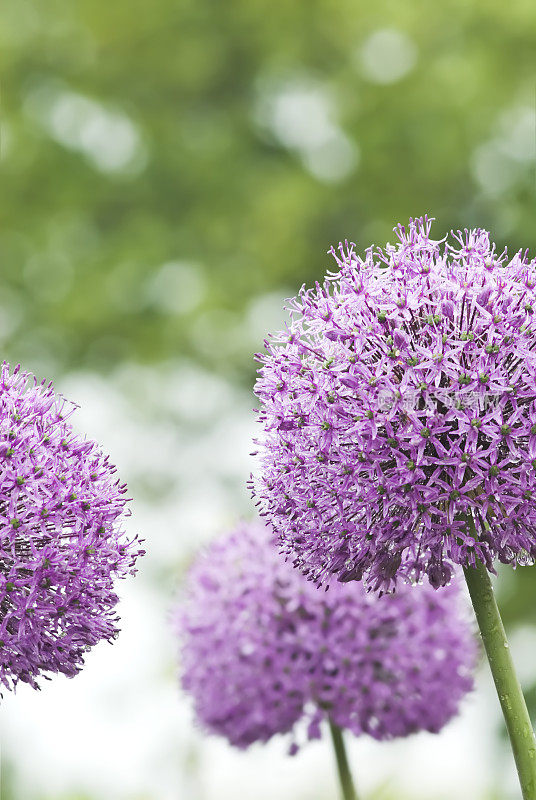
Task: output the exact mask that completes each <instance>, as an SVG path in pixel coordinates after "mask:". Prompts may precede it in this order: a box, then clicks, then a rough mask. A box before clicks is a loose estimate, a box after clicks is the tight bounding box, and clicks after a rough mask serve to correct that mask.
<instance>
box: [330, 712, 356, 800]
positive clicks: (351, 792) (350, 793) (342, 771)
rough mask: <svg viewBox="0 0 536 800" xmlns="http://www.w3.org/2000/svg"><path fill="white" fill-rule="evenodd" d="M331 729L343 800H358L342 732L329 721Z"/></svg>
mask: <svg viewBox="0 0 536 800" xmlns="http://www.w3.org/2000/svg"><path fill="white" fill-rule="evenodd" d="M329 729H330V731H331V739H332V741H333V749H334V750H335V759H336V761H337V770H338V772H339V781H340V784H341V795H342V800H357V794H356V791H355V787H354V782H353V780H352V774H351V772H350V767H349V766H348V758H347V756H346V748H345V746H344V739H343V737H342V731H341V729H340V728H339V727H338V726H337V725H335V723H333V722H332V721H331V720H330V721H329Z"/></svg>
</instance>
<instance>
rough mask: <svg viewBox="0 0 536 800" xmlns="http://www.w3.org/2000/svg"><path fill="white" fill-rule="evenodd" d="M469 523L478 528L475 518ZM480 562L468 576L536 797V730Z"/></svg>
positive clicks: (523, 772) (520, 765)
mask: <svg viewBox="0 0 536 800" xmlns="http://www.w3.org/2000/svg"><path fill="white" fill-rule="evenodd" d="M469 524H470V525H471V526H472V527H473V528H474V523H473V521H472V519H470V520H469ZM474 533H475V534H476V531H474ZM476 564H477V565H476V567H465V568H464V572H465V579H466V581H467V586H468V588H469V594H470V595H471V600H472V603H473V607H474V609H475V614H476V619H477V622H478V627H479V628H480V633H481V634H482V641H483V642H484V647H485V648H486V655H487V657H488V661H489V665H490V667H491V674H492V675H493V680H494V681H495V687H496V689H497V694H498V695H499V700H500V703H501V708H502V712H503V715H504V720H505V722H506V727H507V729H508V735H509V736H510V742H511V744H512V750H513V753H514V758H515V762H516V766H517V771H518V774H519V782H520V784H521V791H522V794H523V798H524V800H536V740H535V738H534V731H533V729H532V725H531V722H530V717H529V714H528V711H527V704H526V703H525V698H524V697H523V692H522V691H521V686H520V685H519V680H518V678H517V675H516V671H515V668H514V663H513V661H512V656H511V655H510V649H509V647H508V641H507V639H506V633H505V631H504V627H503V624H502V620H501V615H500V614H499V609H498V607H497V602H496V600H495V595H494V594H493V588H492V586H491V580H490V576H489V572H488V570H487V569H486V567H485V566H484V564H482V562H481V561H477V562H476Z"/></svg>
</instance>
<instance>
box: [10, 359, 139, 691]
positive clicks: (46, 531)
mask: <svg viewBox="0 0 536 800" xmlns="http://www.w3.org/2000/svg"><path fill="white" fill-rule="evenodd" d="M73 411H74V406H73V405H71V404H69V403H67V402H66V401H65V400H63V399H62V398H61V397H59V396H57V395H56V394H55V393H54V390H53V388H52V386H51V385H50V384H49V385H46V384H45V383H37V382H36V380H35V379H34V378H33V376H32V375H29V374H28V373H24V372H22V371H21V370H20V368H19V367H17V368H16V369H15V370H14V371H13V372H10V369H9V366H8V365H7V364H5V363H4V364H3V366H2V367H1V372H0V681H1V682H2V683H3V684H4V686H6V687H7V688H8V689H11V688H13V687H14V686H15V685H16V683H17V682H18V681H19V680H21V681H25V682H27V683H29V684H31V685H32V686H34V687H35V688H38V684H37V679H38V678H39V677H40V676H43V677H45V678H48V677H49V676H50V673H55V672H61V673H64V674H65V675H67V676H69V677H71V676H73V675H75V674H76V673H77V672H78V671H79V670H80V669H81V667H82V666H83V661H84V654H85V652H86V651H87V650H88V649H89V648H90V647H92V646H93V645H94V644H96V643H97V642H99V641H100V640H101V639H106V640H109V641H111V640H113V639H114V638H115V637H116V635H117V633H118V628H117V621H118V617H117V615H116V613H115V610H114V609H115V605H116V603H117V600H118V598H117V595H116V593H115V591H114V580H115V579H116V578H123V577H125V576H126V575H127V574H129V573H133V572H134V571H135V568H134V565H135V561H136V558H137V557H138V556H139V555H141V554H142V553H143V551H142V550H140V548H139V543H138V542H137V540H136V539H133V540H129V539H128V538H127V537H126V536H125V534H124V533H123V531H122V529H121V517H122V516H124V513H125V503H126V502H127V501H126V499H125V490H126V487H125V486H124V485H123V484H121V483H120V482H119V481H118V480H117V478H116V476H115V467H113V466H112V465H111V464H110V463H109V461H108V458H106V457H105V456H103V454H102V453H101V452H100V450H99V448H98V447H97V445H96V444H95V442H92V441H89V440H87V439H81V438H79V437H78V436H77V435H75V433H74V432H73V430H72V427H71V425H70V423H69V417H70V416H71V414H72V412H73Z"/></svg>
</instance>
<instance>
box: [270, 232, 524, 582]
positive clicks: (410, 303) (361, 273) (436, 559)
mask: <svg viewBox="0 0 536 800" xmlns="http://www.w3.org/2000/svg"><path fill="white" fill-rule="evenodd" d="M395 230H396V233H397V237H398V243H397V244H396V245H390V244H388V245H387V246H386V247H385V248H383V249H376V250H375V249H373V248H370V249H369V250H367V251H366V254H365V257H364V258H361V257H359V256H358V255H356V253H355V251H354V245H348V244H346V245H344V246H343V245H340V247H339V250H338V252H334V251H333V255H334V256H335V258H336V261H337V262H338V267H339V270H338V272H337V273H335V274H331V275H328V277H327V279H326V281H325V283H324V284H323V285H318V284H317V285H316V287H315V288H314V289H311V290H305V289H302V291H301V292H300V294H299V296H298V298H296V299H295V300H293V301H292V303H291V306H290V311H291V319H290V322H289V325H288V328H287V329H286V330H285V331H283V332H281V333H279V334H277V335H276V336H274V337H273V338H272V339H271V340H270V341H269V342H267V343H266V344H267V353H265V354H264V355H262V356H259V359H260V360H261V362H262V364H263V366H262V368H261V369H260V374H259V378H258V382H257V385H256V393H257V396H258V397H259V399H260V401H261V404H262V408H261V411H260V415H259V419H260V422H261V424H262V426H263V429H264V430H263V435H262V436H261V437H260V439H259V441H258V444H259V458H260V476H259V479H258V480H256V482H255V492H256V495H257V497H258V500H259V504H260V506H261V511H262V513H263V514H265V515H266V516H267V517H268V519H269V521H270V523H271V524H272V526H273V527H274V529H275V530H276V532H277V533H278V535H279V537H280V540H281V542H282V544H283V546H284V547H285V548H286V550H287V552H288V553H289V554H292V555H293V557H294V559H295V562H296V564H297V565H298V566H299V567H301V569H302V570H303V571H304V572H305V573H306V574H307V575H308V576H309V577H310V578H311V579H313V580H316V581H322V580H325V579H328V578H329V577H336V578H337V579H338V580H340V581H349V580H354V579H355V580H360V579H364V580H365V581H366V583H367V584H368V585H369V586H371V587H373V588H374V589H380V590H383V589H386V588H389V587H390V586H392V585H393V584H395V583H396V581H397V578H399V577H402V578H403V579H405V580H419V579H420V578H421V576H422V575H423V574H426V575H427V576H428V579H429V581H430V583H431V584H432V585H433V586H434V587H439V586H443V585H445V584H447V583H448V582H449V581H450V578H451V575H452V571H453V565H455V564H460V565H464V566H472V565H474V564H475V563H476V562H477V560H480V561H481V562H482V563H483V564H485V565H486V566H487V567H488V569H490V570H492V571H493V562H494V560H495V559H499V560H500V561H502V562H504V563H507V564H516V563H521V564H523V563H528V562H532V561H533V560H534V557H535V556H536V503H535V502H534V498H535V497H536V381H535V376H536V348H535V342H536V334H535V330H534V318H533V311H534V309H535V308H536V290H535V285H536V262H535V260H534V259H533V260H529V259H528V258H527V256H526V254H523V253H521V252H519V253H517V254H516V255H514V257H513V258H511V259H508V258H507V255H506V251H505V252H503V253H501V254H500V255H499V254H497V252H496V248H495V245H493V244H492V243H490V239H489V234H488V233H487V232H486V231H483V230H471V231H467V230H466V231H464V232H463V233H462V232H458V233H457V234H454V235H453V237H452V238H451V239H450V240H448V241H447V240H443V241H441V242H439V241H434V240H433V239H431V238H430V220H428V219H427V218H424V219H418V220H412V221H411V222H410V224H409V227H408V228H407V229H406V228H404V227H402V226H399V227H398V228H396V229H395Z"/></svg>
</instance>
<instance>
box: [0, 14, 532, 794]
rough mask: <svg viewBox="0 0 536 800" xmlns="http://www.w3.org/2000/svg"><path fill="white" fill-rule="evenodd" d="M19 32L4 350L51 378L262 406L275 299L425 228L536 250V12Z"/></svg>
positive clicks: (5, 246)
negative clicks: (178, 373) (155, 367)
mask: <svg viewBox="0 0 536 800" xmlns="http://www.w3.org/2000/svg"><path fill="white" fill-rule="evenodd" d="M1 18H2V19H1V25H0V45H1V47H0V49H1V52H2V55H1V57H0V58H1V64H2V74H3V88H2V119H1V131H2V161H1V167H2V169H1V188H2V191H1V197H0V256H1V262H2V273H1V278H0V307H1V311H0V342H1V343H2V347H3V353H4V357H5V358H6V359H7V360H8V361H10V362H11V363H16V362H19V361H20V362H22V363H23V364H24V365H25V366H26V367H28V368H30V369H32V370H33V371H34V372H35V373H36V374H37V375H39V376H40V377H50V378H54V379H58V378H61V376H62V375H65V374H67V373H69V372H70V371H72V370H80V369H82V370H88V371H92V372H98V373H101V374H103V375H105V376H106V375H108V374H110V373H111V372H112V371H113V370H115V369H116V368H117V367H118V365H119V364H121V363H122V362H125V361H128V362H137V363H141V364H157V363H159V362H164V361H166V360H168V359H173V358H176V357H177V356H180V357H186V358H187V359H188V360H190V361H191V362H194V363H196V364H199V365H202V366H203V368H205V369H207V370H209V371H211V372H215V373H220V374H222V375H224V376H225V377H226V378H227V379H230V380H231V381H232V382H233V383H235V384H236V385H239V386H242V387H246V388H249V387H251V385H252V382H253V378H254V369H255V365H254V362H253V359H252V352H253V351H254V350H255V349H258V348H260V347H261V346H262V343H261V341H258V342H256V341H255V340H254V337H253V336H252V335H251V334H246V333H244V330H245V329H244V319H245V316H247V315H249V318H251V316H252V315H253V316H254V315H255V308H256V306H255V302H256V300H257V299H258V298H259V297H268V298H270V297H278V295H281V296H284V295H285V294H291V293H294V292H295V291H296V290H297V288H298V287H299V286H300V285H301V284H302V283H303V282H311V281H314V280H315V279H318V278H319V277H320V276H321V275H322V274H323V273H324V271H325V269H326V267H327V266H328V265H329V259H328V257H327V256H326V251H327V250H328V248H329V247H330V245H331V244H336V243H337V242H338V241H339V240H341V239H345V238H349V239H351V240H353V241H355V242H357V244H358V248H364V247H366V246H367V245H369V244H370V243H371V242H372V241H376V242H377V243H381V242H384V241H385V240H387V239H389V238H390V237H392V232H391V231H392V228H393V226H394V225H395V223H397V222H398V221H402V222H403V221H406V220H407V219H408V217H409V216H416V215H421V214H423V213H428V214H430V215H431V216H434V217H436V219H437V223H436V233H437V234H438V237H439V236H442V235H444V233H446V232H447V230H449V229H450V228H458V227H462V228H463V227H469V226H473V225H480V226H483V227H488V228H489V229H490V230H491V231H492V232H493V236H494V238H495V240H496V241H497V243H498V245H499V246H504V245H508V247H509V248H513V249H514V250H516V249H518V248H520V247H523V248H525V247H528V248H530V250H531V251H532V252H533V253H534V252H535V251H536V224H535V223H536V215H535V211H536V182H535V156H534V133H532V134H531V133H530V130H531V125H534V123H533V122H531V120H533V119H534V108H535V87H536V79H535V75H536V68H535V45H536V5H535V4H534V2H532V0H516V2H515V3H503V2H498V0H470V1H469V2H467V0H445V2H441V3H434V4H431V3H429V2H423V0H417V2H413V3H408V2H406V3H400V2H393V1H390V0H376V2H375V3H374V4H373V5H372V6H369V4H364V3H356V2H350V0H311V1H310V2H303V3H301V2H294V3H293V2H286V1H283V0H270V2H268V0H228V2H226V3H222V2H216V0H153V1H152V2H151V3H148V2H144V3H142V2H139V0H128V2H127V0H114V2H109V0H107V1H106V2H105V0H77V1H76V2H71V3H65V2H60V1H59V0H58V1H57V2H52V1H51V0H41V2H39V3H37V2H35V3H32V2H28V0H5V2H4V4H3V9H2V12H1ZM386 28H387V29H395V30H396V31H397V32H398V35H399V36H400V35H401V36H402V39H403V40H404V41H406V42H407V41H409V42H410V45H411V47H412V48H413V50H412V52H413V57H414V64H413V65H412V67H411V68H410V69H408V71H407V72H406V73H405V74H402V75H400V77H399V79H396V80H391V81H390V82H383V83H382V82H381V81H378V79H377V77H376V78H375V77H374V73H372V76H371V72H370V65H368V66H367V60H366V57H365V55H364V53H366V44H367V42H370V37H371V36H373V35H374V33H375V32H377V31H378V30H382V29H386ZM383 57H384V58H385V59H386V60H389V57H390V56H389V53H385V54H384V56H383ZM380 61H381V59H380ZM289 87H290V89H291V93H290V98H291V99H290V101H289V102H290V104H291V105H292V97H294V98H296V97H299V96H302V97H303V96H304V95H305V96H306V97H309V98H310V97H313V101H314V102H316V103H317V107H318V105H319V104H320V106H319V107H320V111H321V112H322V113H324V116H325V117H326V118H327V119H328V120H329V121H330V124H331V126H332V129H333V130H336V131H337V136H338V137H339V139H338V140H337V141H338V142H339V144H340V141H341V137H342V141H343V144H344V143H345V144H344V147H346V148H347V149H348V148H349V149H350V152H351V153H352V154H353V155H352V159H353V166H352V165H350V166H348V165H347V168H345V169H343V170H342V172H339V173H338V174H335V173H336V172H337V170H336V169H335V171H334V172H332V174H329V169H328V174H327V175H326V174H324V175H323V176H322V175H321V176H320V177H319V175H318V170H317V174H315V169H311V165H310V161H308V158H309V156H310V154H311V149H309V150H307V148H305V146H302V145H301V144H300V143H299V141H296V136H297V137H298V139H299V136H298V134H296V135H295V137H294V139H292V137H290V139H289V136H286V135H285V134H284V132H283V133H282V131H281V125H280V126H279V128H278V127H277V126H274V124H273V118H271V117H270V113H272V112H273V107H274V106H273V104H274V103H277V98H278V97H279V98H280V97H281V95H282V93H284V92H285V91H288V90H289ZM292 92H294V95H293V94H292ZM300 92H301V95H300ZM274 98H275V100H274ZM314 98H316V100H315V99H314ZM318 98H320V100H319V99H318ZM270 103H271V104H272V106H270ZM287 105H288V104H287ZM270 108H272V112H270ZM263 109H264V110H263ZM266 109H268V111H266ZM322 109H324V111H322ZM326 109H327V110H326ZM287 112H288V108H287ZM304 120H305V121H304V122H303V121H302V124H301V125H302V126H301V128H300V129H299V131H298V133H299V135H301V136H302V138H303V137H305V139H307V137H308V135H309V134H310V135H311V136H312V137H313V140H314V131H312V133H311V131H309V134H308V132H307V125H308V124H309V123H308V118H307V116H305V117H304ZM311 125H314V119H313V120H312V122H311ZM300 131H301V133H300ZM527 131H528V133H527ZM531 136H532V139H531ZM328 138H329V137H328ZM107 140H114V141H115V145H114V147H115V150H113V148H112V154H111V155H110V153H108V155H106V152H107V151H106V141H107ZM531 141H532V144H531ZM117 142H119V144H117ZM121 143H122V144H121ZM335 144H336V143H335ZM333 146H334V147H335V145H333ZM327 147H328V149H329V142H328V145H327ZM102 152H104V153H105V155H104V156H103V155H102ZM129 154H130V155H129ZM313 155H314V153H313ZM324 155H325V153H324ZM317 156H318V153H317ZM352 159H350V160H352ZM313 161H314V159H313ZM328 162H329V153H328ZM328 166H329V163H328ZM165 264H171V267H169V268H168V269H167V271H166V270H165V269H164V270H163V269H162V265H165ZM158 276H160V277H158ZM184 287H186V288H185V289H184ZM183 290H184V291H185V292H186V300H185V301H184V302H182V301H181V299H180V297H181V292H183ZM174 292H176V293H177V298H179V299H176V298H175V299H174V297H173V293H174ZM192 298H193V299H192ZM252 405H253V402H252ZM503 577H504V581H503V582H502V583H501V586H502V587H503V590H502V597H501V600H502V608H503V611H504V617H505V622H506V624H507V626H508V627H509V629H510V630H513V629H514V628H515V627H516V626H520V625H535V624H536V574H535V571H534V568H523V569H519V570H517V572H516V573H515V575H512V574H511V572H509V573H508V574H505V575H504V576H503ZM534 655H535V659H534V660H535V670H534V674H535V676H536V654H534ZM528 688H530V687H528ZM530 699H531V701H533V702H532V705H533V708H534V707H535V702H534V701H536V684H535V685H534V686H533V687H532V690H531V691H530ZM3 780H4V785H3V787H2V789H3V791H2V798H9V797H10V796H11V795H10V792H9V788H8V785H9V769H5V770H4V772H3ZM17 800H18V798H17Z"/></svg>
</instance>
